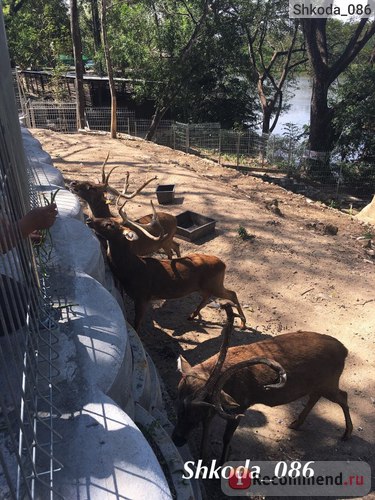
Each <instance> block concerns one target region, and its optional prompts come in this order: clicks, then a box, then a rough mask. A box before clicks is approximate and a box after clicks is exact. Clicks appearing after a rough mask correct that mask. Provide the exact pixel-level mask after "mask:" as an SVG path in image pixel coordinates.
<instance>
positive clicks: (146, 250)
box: [70, 153, 181, 259]
mask: <svg viewBox="0 0 375 500" xmlns="http://www.w3.org/2000/svg"><path fill="white" fill-rule="evenodd" d="M108 157H109V153H108V155H107V158H106V159H105V160H104V162H103V165H102V182H101V183H94V182H91V181H82V182H79V181H73V182H71V184H70V189H71V191H72V192H73V193H75V194H76V195H77V196H79V197H80V198H82V199H83V200H85V201H86V202H87V204H88V205H89V207H90V210H91V213H92V215H93V217H97V218H108V217H113V215H112V213H111V211H110V209H109V205H108V201H107V199H106V196H105V194H106V193H107V192H109V193H111V194H113V195H116V196H117V197H120V198H125V200H130V199H132V198H134V197H135V196H136V195H137V194H138V193H140V192H141V191H142V189H144V188H145V187H146V186H147V185H148V184H149V183H150V182H152V181H154V180H155V179H156V177H153V178H152V179H149V180H148V181H146V182H145V183H144V184H142V186H141V187H139V188H138V189H136V190H135V191H134V192H133V193H128V192H127V191H128V188H129V172H127V174H126V180H125V185H124V189H123V192H122V193H120V192H119V191H117V190H116V189H114V188H113V187H111V186H110V185H109V178H110V175H111V173H112V172H113V171H114V170H115V169H116V168H118V167H117V166H115V167H113V168H112V169H111V170H110V171H109V173H108V174H106V173H105V166H106V164H107V161H108ZM157 215H158V220H159V223H160V225H161V227H162V228H163V232H164V238H161V239H158V240H151V239H150V238H147V237H145V236H144V234H143V233H142V231H141V229H140V226H142V225H145V226H146V229H147V230H148V231H149V232H150V234H152V235H154V236H158V233H157V231H159V230H160V226H159V225H158V224H155V221H154V218H153V214H148V215H144V216H143V217H140V218H139V219H136V220H135V221H131V220H130V219H128V218H127V224H128V225H129V226H130V227H131V228H132V229H133V230H134V231H135V232H136V233H137V235H138V239H137V240H135V241H134V242H133V243H131V249H132V251H133V252H134V253H135V254H137V255H149V254H151V253H153V252H156V251H158V250H160V248H162V249H163V250H164V252H165V253H166V254H167V256H168V259H172V256H173V251H174V252H175V253H176V255H177V257H180V256H181V254H180V245H179V244H178V243H177V242H176V241H174V240H173V237H174V235H175V234H176V230H177V220H176V217H175V216H174V215H170V214H167V213H165V212H157ZM116 219H117V218H116ZM137 224H138V226H137Z"/></svg>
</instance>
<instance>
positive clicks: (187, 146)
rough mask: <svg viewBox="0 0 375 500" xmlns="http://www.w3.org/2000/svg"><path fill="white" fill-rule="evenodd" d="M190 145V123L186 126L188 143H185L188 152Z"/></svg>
mask: <svg viewBox="0 0 375 500" xmlns="http://www.w3.org/2000/svg"><path fill="white" fill-rule="evenodd" d="M189 147H190V125H189V123H188V124H187V127H186V145H185V149H186V152H187V153H188V152H189Z"/></svg>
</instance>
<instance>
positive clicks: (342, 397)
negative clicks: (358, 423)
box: [323, 388, 353, 441]
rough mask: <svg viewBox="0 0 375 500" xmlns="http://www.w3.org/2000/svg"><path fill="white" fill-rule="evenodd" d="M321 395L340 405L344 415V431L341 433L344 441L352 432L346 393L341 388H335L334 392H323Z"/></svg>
mask: <svg viewBox="0 0 375 500" xmlns="http://www.w3.org/2000/svg"><path fill="white" fill-rule="evenodd" d="M323 396H324V397H325V398H327V399H329V400H330V401H332V402H333V403H337V404H338V405H340V406H341V408H342V411H343V412H344V417H345V432H344V434H343V435H342V437H341V439H342V440H343V441H346V440H347V439H349V438H350V436H351V435H352V432H353V423H352V419H351V418H350V413H349V406H348V394H347V393H346V392H345V391H342V390H341V389H339V388H337V390H336V391H335V392H329V393H325V394H323Z"/></svg>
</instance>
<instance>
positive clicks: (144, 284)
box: [88, 208, 246, 331]
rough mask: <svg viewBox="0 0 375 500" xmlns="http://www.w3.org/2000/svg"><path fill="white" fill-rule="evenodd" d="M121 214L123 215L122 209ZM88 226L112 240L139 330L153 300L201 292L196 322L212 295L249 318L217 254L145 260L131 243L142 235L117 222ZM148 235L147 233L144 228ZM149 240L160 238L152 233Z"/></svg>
mask: <svg viewBox="0 0 375 500" xmlns="http://www.w3.org/2000/svg"><path fill="white" fill-rule="evenodd" d="M120 214H122V215H123V212H122V208H120ZM88 225H89V226H90V227H91V228H93V229H94V230H95V231H96V233H98V234H99V235H100V236H102V237H103V238H105V239H106V240H107V241H108V247H109V248H108V257H109V262H110V266H111V268H112V271H113V272H114V275H115V276H116V278H117V279H118V281H120V283H121V285H122V286H123V288H124V289H125V291H126V293H127V294H128V295H129V296H130V297H131V298H132V299H133V300H134V305H135V320H134V324H135V329H136V330H137V331H138V330H139V327H140V324H141V321H142V318H143V316H144V313H145V309H146V307H147V304H148V303H149V302H150V301H151V300H153V299H176V298H180V297H185V296H186V295H189V294H191V293H193V292H200V294H201V295H202V300H201V302H200V303H199V305H198V306H197V308H196V309H195V311H194V312H193V313H192V314H191V315H190V317H189V319H193V318H195V317H196V316H198V315H199V313H200V310H201V309H202V308H203V307H204V306H205V305H206V304H207V303H208V302H209V300H210V297H211V296H215V297H219V298H223V299H227V300H230V301H232V302H233V303H234V304H235V306H236V307H237V310H238V312H239V315H240V317H241V321H242V328H243V329H244V328H246V318H245V316H244V314H243V311H242V309H241V306H240V304H239V302H238V298H237V295H236V293H235V292H234V291H232V290H228V289H226V288H225V287H224V276H225V267H226V266H225V264H224V262H223V261H221V260H220V259H219V258H218V257H215V256H213V255H203V254H191V255H187V256H186V257H182V258H177V259H173V260H166V259H163V260H158V259H153V258H142V257H139V256H137V255H135V254H134V253H133V252H132V251H131V248H130V244H129V242H131V241H134V240H136V239H137V238H138V235H137V234H136V233H135V232H134V231H131V230H129V229H128V228H127V227H124V226H122V225H121V224H119V223H118V222H117V221H115V220H113V219H93V220H89V221H88ZM142 229H143V232H144V234H145V235H146V234H147V230H146V229H145V228H142ZM148 237H149V238H153V239H155V238H156V237H155V236H153V235H151V234H148Z"/></svg>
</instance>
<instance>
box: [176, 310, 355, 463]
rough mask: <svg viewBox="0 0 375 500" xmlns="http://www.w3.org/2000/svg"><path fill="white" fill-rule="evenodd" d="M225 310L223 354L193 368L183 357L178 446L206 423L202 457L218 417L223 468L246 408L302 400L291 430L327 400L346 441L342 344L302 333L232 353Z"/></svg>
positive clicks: (230, 322)
mask: <svg viewBox="0 0 375 500" xmlns="http://www.w3.org/2000/svg"><path fill="white" fill-rule="evenodd" d="M225 310H226V314H227V322H226V324H225V326H224V328H223V331H222V336H223V340H222V345H221V348H220V352H219V354H218V355H215V356H212V357H211V358H209V359H207V360H206V361H204V362H203V363H200V364H198V365H196V366H194V367H191V366H190V365H189V363H188V362H187V361H186V360H185V359H184V358H182V357H181V356H180V358H179V360H178V369H179V371H180V372H181V375H182V379H181V381H180V383H179V386H178V408H177V411H178V413H177V424H176V426H175V429H174V431H173V434H172V439H173V441H174V443H175V444H176V445H177V446H182V445H184V444H185V443H186V440H187V436H188V434H189V432H190V431H191V430H192V429H194V428H195V427H197V426H198V425H199V423H201V422H202V423H203V433H202V441H201V454H202V456H204V454H205V451H206V448H207V442H208V428H209V424H210V422H211V420H212V418H213V416H214V415H215V414H218V415H220V416H221V417H223V418H224V419H225V420H226V421H227V423H226V428H225V431H224V436H223V450H222V455H221V459H220V463H221V464H222V463H224V461H225V460H226V458H227V453H228V447H229V444H230V440H231V438H232V436H233V434H234V432H235V430H236V429H237V426H238V424H239V422H240V419H241V417H242V416H243V412H244V411H245V410H246V409H247V408H249V407H250V406H252V405H254V404H256V403H262V404H264V405H267V406H278V405H282V404H286V403H290V402H292V401H295V400H296V399H299V398H302V397H303V396H309V399H308V401H307V404H306V406H305V408H304V409H303V411H302V412H301V413H300V415H299V416H298V417H297V419H296V420H294V422H292V424H291V425H290V428H292V429H299V427H300V426H301V425H302V424H303V422H304V420H305V418H306V417H307V415H308V414H309V412H310V411H311V410H312V408H313V407H314V405H315V404H316V403H317V401H318V400H319V399H320V398H321V397H324V398H327V399H329V400H330V401H333V402H334V403H337V404H338V405H340V406H341V408H342V410H343V412H344V417H345V424H346V429H345V433H344V435H343V436H342V439H344V440H345V439H348V438H349V437H350V436H351V433H352V430H353V424H352V421H351V418H350V413H349V407H348V402H347V393H346V392H344V391H342V390H341V389H340V388H339V379H340V376H341V374H342V371H343V369H344V364H345V358H346V356H347V354H348V351H347V349H346V348H345V347H344V346H343V345H342V344H341V342H339V341H338V340H336V339H334V338H333V337H330V336H328V335H323V334H320V333H314V332H304V331H298V332H292V333H285V334H283V335H279V336H277V337H275V338H272V339H267V340H263V341H259V342H254V343H253V344H249V345H242V346H238V347H231V348H229V349H228V344H229V337H230V335H231V332H232V329H233V318H234V314H233V311H232V308H231V307H230V306H229V305H225ZM275 372H276V373H277V375H278V380H277V381H276V382H275V381H274V380H273V378H274V373H275Z"/></svg>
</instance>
